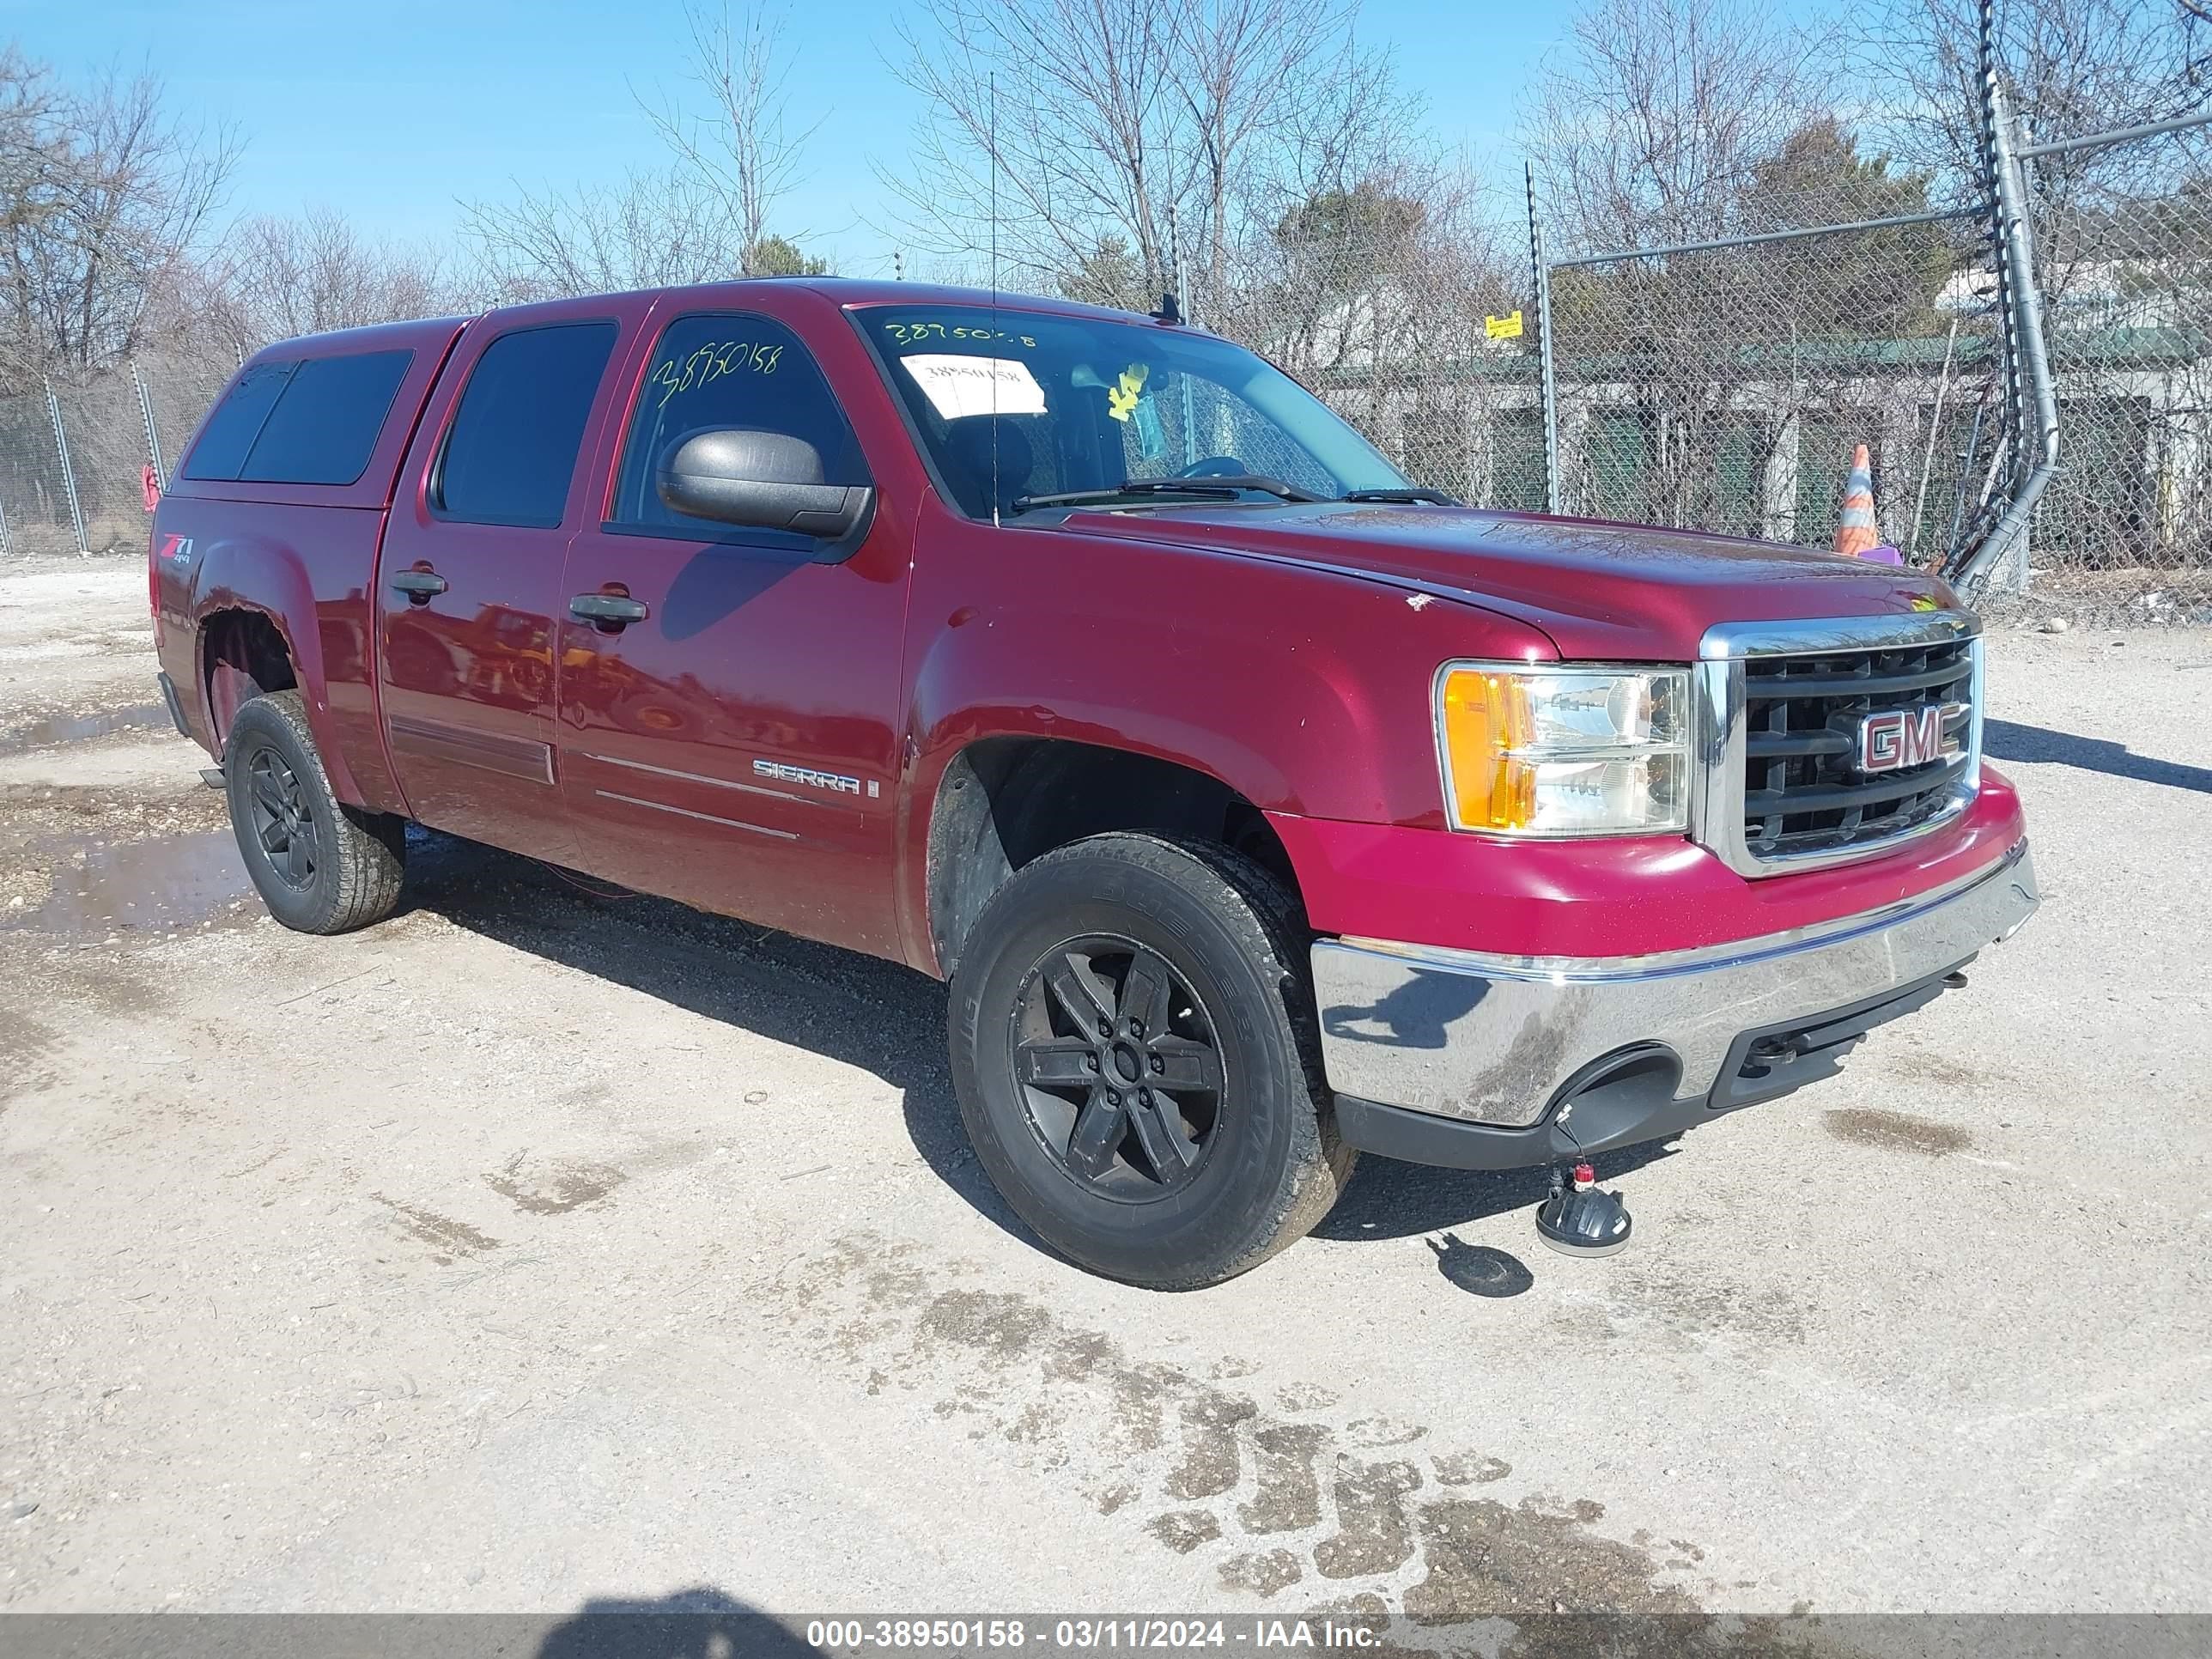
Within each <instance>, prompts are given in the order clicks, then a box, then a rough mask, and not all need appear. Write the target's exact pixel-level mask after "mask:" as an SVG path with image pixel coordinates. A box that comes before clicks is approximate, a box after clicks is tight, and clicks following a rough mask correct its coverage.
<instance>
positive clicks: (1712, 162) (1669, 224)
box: [1522, 0, 1849, 252]
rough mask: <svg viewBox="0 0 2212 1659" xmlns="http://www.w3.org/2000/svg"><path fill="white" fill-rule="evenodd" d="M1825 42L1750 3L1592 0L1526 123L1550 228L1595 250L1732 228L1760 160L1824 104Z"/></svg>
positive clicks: (1541, 80) (1552, 64)
mask: <svg viewBox="0 0 2212 1659" xmlns="http://www.w3.org/2000/svg"><path fill="white" fill-rule="evenodd" d="M1820 47H1821V43H1820V41H1818V40H1815V39H1813V38H1811V37H1809V36H1807V35H1805V34H1802V33H1798V32H1796V31H1795V30H1793V29H1790V28H1789V27H1785V26H1783V25H1779V24H1778V23H1777V22H1775V21H1773V19H1772V16H1771V13H1770V12H1769V11H1768V10H1767V9H1765V8H1764V7H1762V6H1759V5H1757V4H1755V3H1752V0H1598V3H1596V4H1594V5H1592V6H1590V7H1589V9H1586V10H1584V11H1583V12H1582V13H1581V14H1579V15H1577V17H1576V18H1575V19H1574V21H1573V22H1572V23H1571V26H1570V27H1569V30H1568V36H1567V41H1566V45H1565V50H1564V51H1563V52H1560V53H1559V54H1558V55H1557V56H1555V57H1553V58H1551V59H1550V60H1549V61H1548V62H1547V64H1545V66H1544V68H1543V70H1542V71H1541V74H1540V76H1538V79H1537V82H1536V87H1535V90H1534V96H1533V97H1532V99H1531V100H1530V102H1529V104H1528V107H1527V108H1526V110H1525V112H1524V113H1523V116H1522V140H1523V143H1525V144H1526V145H1527V147H1528V153H1529V155H1530V157H1531V159H1532V160H1533V161H1534V164H1535V167H1536V176H1537V184H1538V187H1539V189H1540V190H1541V193H1542V196H1543V200H1544V204H1545V210H1546V212H1547V216H1549V218H1550V220H1551V222H1552V223H1553V227H1554V230H1555V232H1563V233H1564V234H1565V240H1568V241H1570V242H1571V243H1574V244H1577V245H1579V246H1583V247H1584V248H1587V249H1589V251H1591V252H1595V251H1597V250H1598V249H1599V248H1601V247H1611V246H1627V245H1632V244H1636V243H1643V244H1645V245H1647V246H1656V245H1658V244H1662V243H1674V242H1686V241H1694V240H1702V239H1705V238H1707V237H1712V236H1717V235H1723V234H1728V233H1729V231H1731V230H1733V229H1734V228H1735V224H1734V222H1733V221H1734V216H1735V210H1736V207H1737V204H1738V203H1739V202H1740V201H1741V195H1742V191H1743V189H1744V187H1745V186H1746V185H1747V184H1748V183H1749V182H1750V181H1751V179H1753V175H1754V173H1755V171H1756V169H1757V168H1758V167H1759V165H1760V164H1761V163H1762V162H1764V161H1767V160H1768V159H1769V158H1771V157H1772V156H1773V155H1777V154H1778V153H1779V152H1780V150H1781V149H1782V146H1783V144H1784V143H1785V142H1786V141H1787V140H1788V139H1789V137H1790V135H1791V134H1793V133H1795V132H1796V131H1800V130H1801V129H1802V128H1803V127H1804V126H1806V125H1808V123H1810V122H1811V121H1813V120H1814V119H1815V118H1818V117H1820V115H1822V114H1824V113H1826V95H1825V90H1824V87H1823V78H1824V77H1823V75H1822V72H1821V57H1822V53H1821V50H1820ZM1844 216H1845V217H1848V216H1849V215H1847V214H1846V215H1844Z"/></svg>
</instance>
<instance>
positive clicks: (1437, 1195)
mask: <svg viewBox="0 0 2212 1659" xmlns="http://www.w3.org/2000/svg"><path fill="white" fill-rule="evenodd" d="M410 911H423V912H428V913H429V914H432V915H440V916H442V917H444V918H445V919H446V920H447V921H450V922H452V923H453V925H454V926H455V927H463V928H465V929H467V930H468V931H469V932H470V933H476V934H479V935H481V936H482V937H483V938H486V939H493V940H495V941H497V942H498V943H500V944H501V945H507V946H509V947H511V948H513V949H514V950H518V951H528V952H529V953H530V954H532V956H537V957H544V959H545V960H547V961H549V962H555V963H560V964H562V966H564V967H568V968H573V969H576V970H578V971H580V972H582V973H586V974H590V975H593V976H594V977H597V978H599V979H604V980H606V981H611V983H614V984H617V985H623V986H626V987H629V988H630V989H631V990H634V991H637V992H641V993H642V994H645V995H647V996H650V997H653V998H654V999H656V1000H659V1001H662V1002H665V1003H667V1004H669V1005H671V1006H674V1007H678V1008H682V1009H684V1010H685V1011H686V1012H690V1013H694V1014H697V1015H699V1016H701V1017H702V1018H707V1019H713V1020H718V1021H720V1022H721V1023H722V1024H726V1025H728V1026H731V1027H732V1028H733V1029H735V1030H742V1031H749V1032H751V1033H753V1034H754V1035H756V1036H764V1037H767V1038H769V1039H770V1040H772V1041H774V1042H781V1043H788V1044H790V1045H792V1046H793V1047H796V1048H808V1049H811V1050H812V1051H813V1052H815V1053H816V1054H823V1055H825V1056H827V1057H828V1058H829V1059H832V1060H839V1061H842V1063H844V1064H846V1065H849V1066H861V1067H864V1068H866V1070H868V1071H870V1072H872V1073H874V1074H875V1075H876V1076H878V1077H879V1078H881V1079H883V1080H884V1082H886V1083H888V1084H890V1085H891V1086H892V1087H893V1088H895V1089H897V1090H898V1091H900V1093H901V1096H902V1110H903V1113H904V1116H905V1122H906V1131H907V1135H908V1139H910V1140H911V1141H912V1142H913V1144H914V1149H915V1152H917V1153H919V1154H920V1155H921V1158H922V1159H923V1161H924V1162H926V1163H927V1164H928V1165H929V1167H930V1169H931V1170H933V1172H934V1173H935V1174H936V1175H937V1176H938V1177H939V1179H940V1180H941V1181H943V1182H945V1185H946V1186H947V1187H949V1188H951V1189H952V1190H953V1191H954V1192H955V1193H957V1194H959V1195H960V1197H961V1198H963V1200H966V1201H967V1202H968V1203H969V1205H970V1206H972V1207H973V1208H975V1210H976V1211H977V1212H979V1213H981V1215H983V1216H985V1217H987V1218H989V1219H990V1220H991V1221H992V1222H994V1223H995V1224H996V1225H998V1226H1000V1227H1001V1228H1003V1229H1004V1230H1005V1231H1007V1232H1008V1233H1010V1234H1012V1235H1013V1236H1014V1237H1018V1238H1020V1239H1022V1240H1023V1241H1024V1242H1025V1243H1030V1244H1031V1245H1033V1246H1035V1247H1036V1248H1037V1249H1044V1248H1045V1247H1044V1245H1043V1244H1042V1242H1041V1241H1039V1240H1038V1239H1037V1237H1036V1235H1035V1234H1033V1233H1031V1232H1030V1230H1029V1229H1028V1227H1026V1226H1025V1225H1023V1223H1022V1222H1021V1220H1020V1219H1019V1218H1018V1217H1017V1216H1016V1215H1015V1214H1014V1212H1012V1210H1011V1209H1009V1208H1008V1207H1007V1206H1006V1201H1005V1200H1003V1199H1001V1198H1000V1196H999V1194H998V1191H997V1189H996V1188H994V1187H993V1186H992V1185H991V1183H990V1182H989V1180H988V1178H987V1176H985V1175H984V1173H983V1170H982V1167H981V1164H978V1163H977V1162H976V1160H975V1154H974V1152H971V1151H970V1150H969V1146H968V1139H967V1135H966V1133H965V1131H964V1130H963V1128H962V1127H961V1124H960V1113H959V1107H958V1105H957V1102H956V1099H955V1097H954V1095H953V1091H952V1081H951V1076H950V1074H949V1073H948V1071H947V1068H946V1063H945V987H943V986H942V985H940V984H939V983H938V982H937V981H934V980H932V979H930V978H928V977H927V975H922V974H918V973H916V972H915V971H914V970H913V969H908V968H902V967H900V966H899V965H897V964H896V963H889V962H883V961H879V960H878V959H876V958H874V957H864V956H860V955H856V954H854V952H851V951H841V950H838V949H837V948H836V947H835V946H832V945H817V944H815V943H813V942H811V941H810V940H806V939H796V938H793V936H791V935H789V934H787V933H775V932H773V931H771V930H769V929H765V928H762V927H754V926H752V925H750V924H749V923H746V922H743V921H735V920H732V919H731V918H729V917H725V916H714V915H708V914H706V913H705V912H703V911H699V910H694V909H691V908H688V907H686V906H684V905H681V904H678V903H675V902H671V901H669V900H666V899H658V898H652V897H648V896H645V895H642V894H634V893H629V892H624V891H623V890H619V889H611V888H607V887H605V886H603V885H602V884H599V883H596V882H587V881H586V880H584V879H582V878H577V877H572V876H569V875H568V874H567V873H565V872H562V871H559V870H556V869H554V868H553V867H551V866H548V865H544V864H539V863H537V862H535V861H534V860H529V859H526V858H521V857H519V856H516V855H514V854H508V853H503V852H501V851H499V850H497V849H495V848H489V847H483V846H479V845H477V844H476V843H473V842H465V841H461V840H459V839H456V838H454V837H452V836H442V835H435V834H427V835H425V834H420V833H419V832H418V833H417V834H416V835H415V836H411V837H410V847H409V849H408V868H407V889H406V898H405V900H404V909H403V911H402V913H401V914H402V915H404V914H406V913H407V912H410ZM731 1086H732V1090H733V1091H736V1092H738V1093H739V1094H742V1093H743V1091H744V1084H743V1081H742V1079H732V1085H731ZM1664 1155H1665V1154H1664V1152H1663V1150H1662V1148H1660V1147H1657V1146H1651V1147H1643V1148H1631V1149H1627V1150H1626V1151H1623V1152H1614V1153H1610V1154H1607V1155H1606V1156H1604V1157H1602V1158H1600V1159H1599V1160H1598V1169H1599V1172H1600V1175H1601V1176H1602V1177H1605V1178H1607V1179H1609V1178H1611V1177H1612V1176H1615V1175H1617V1174H1619V1173H1620V1172H1621V1171H1622V1170H1628V1169H1632V1168H1635V1167H1637V1166H1638V1165H1639V1164H1645V1163H1649V1162H1650V1161H1651V1159H1653V1158H1657V1157H1662V1156H1664ZM1546 1182H1547V1176H1546V1173H1545V1171H1543V1170H1503V1171H1483V1170H1436V1169H1427V1168H1423V1167H1421V1166H1419V1165H1415V1164H1400V1163H1397V1162H1395V1161H1394V1160H1392V1159H1389V1158H1366V1159H1364V1160H1363V1161H1362V1163H1361V1164H1360V1167H1359V1169H1358V1171H1357V1173H1356V1174H1355V1175H1354V1176H1353V1177H1352V1182H1351V1185H1350V1186H1349V1187H1348V1188H1346V1192H1345V1195H1344V1197H1343V1199H1342V1200H1340V1202H1339V1203H1338V1205H1337V1206H1336V1207H1335V1209H1334V1210H1333V1211H1332V1212H1330V1213H1329V1215H1328V1218H1327V1219H1326V1220H1324V1221H1323V1222H1322V1225H1321V1226H1320V1227H1319V1228H1317V1229H1316V1232H1315V1237H1319V1238H1328V1239H1340V1240H1384V1239H1398V1238H1405V1237H1412V1236H1414V1235H1418V1234H1426V1233H1433V1232H1438V1231H1443V1229H1446V1228H1449V1227H1455V1226H1459V1225H1463V1224H1465V1223H1468V1222H1471V1221H1476V1220H1480V1218H1483V1217H1485V1216H1489V1215H1494V1214H1497V1213H1498V1212H1501V1211H1506V1210H1515V1209H1521V1208H1524V1207H1526V1206H1530V1205H1534V1203H1536V1202H1537V1201H1538V1200H1541V1198H1542V1197H1543V1195H1544V1191H1545V1187H1546Z"/></svg>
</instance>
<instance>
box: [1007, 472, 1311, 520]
mask: <svg viewBox="0 0 2212 1659" xmlns="http://www.w3.org/2000/svg"><path fill="white" fill-rule="evenodd" d="M1246 490H1257V491H1259V492H1260V493H1261V495H1275V496H1279V497H1280V498H1281V499H1282V500H1284V501H1327V500H1328V497H1327V496H1326V495H1315V494H1314V493H1313V492H1312V491H1311V490H1310V489H1299V488H1298V487H1297V485H1296V484H1294V483H1285V482H1284V481H1283V480H1282V479H1280V478H1273V477H1268V476H1267V474H1265V473H1262V472H1233V473H1230V474H1228V475H1227V476H1225V477H1214V478H1124V479H1123V480H1122V481H1121V483H1118V484H1116V485H1115V487H1114V488H1113V489H1064V490H1061V491H1060V492H1059V493H1058V494H1057V495H1017V496H1015V497H1014V501H1013V507H1014V511H1015V512H1017V513H1026V512H1028V511H1029V510H1030V508H1031V507H1089V506H1091V505H1094V504H1095V503H1097V502H1100V501H1120V500H1121V499H1122V498H1123V497H1125V496H1128V495H1196V496H1200V497H1206V496H1212V497H1216V498H1218V499H1220V500H1223V501H1234V500H1235V499H1236V498H1237V496H1238V495H1241V494H1243V492H1245V491H1246Z"/></svg>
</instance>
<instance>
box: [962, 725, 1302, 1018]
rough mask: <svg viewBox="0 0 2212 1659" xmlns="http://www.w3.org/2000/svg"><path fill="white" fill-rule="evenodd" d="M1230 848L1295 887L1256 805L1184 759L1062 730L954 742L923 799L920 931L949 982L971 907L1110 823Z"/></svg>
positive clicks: (974, 913) (969, 925) (971, 921)
mask: <svg viewBox="0 0 2212 1659" xmlns="http://www.w3.org/2000/svg"><path fill="white" fill-rule="evenodd" d="M1130 830H1138V831H1149V832H1151V833H1153V834H1158V835H1170V836H1190V837H1193V838H1195V839H1198V840H1201V841H1207V842H1215V843H1218V844H1219V845H1221V846H1225V847H1231V848H1236V849H1237V850H1238V851H1239V852H1242V853H1243V854H1246V856H1248V857H1249V858H1251V859H1253V860H1255V862H1257V863H1258V864H1260V865H1261V866H1262V867H1264V868H1266V869H1267V870H1268V871H1269V872H1271V873H1273V875H1275V876H1276V877H1277V878H1279V880H1281V881H1282V882H1283V883H1284V884H1285V886H1286V887H1288V888H1289V889H1290V890H1291V892H1292V893H1293V894H1295V893H1296V892H1297V872H1296V871H1295V870H1294V869H1293V868H1292V867H1291V860H1290V855H1289V854H1288V853H1287V851H1285V848H1284V846H1283V842H1282V841H1281V838H1280V837H1279V836H1277V834H1276V833H1275V829H1274V827H1273V825H1272V824H1271V823H1269V822H1268V821H1267V815H1266V814H1265V813H1264V812H1263V811H1261V809H1260V808H1259V806H1258V805H1255V803H1254V802H1253V801H1251V800H1250V799H1248V798H1247V797H1246V796H1244V795H1243V793H1240V792H1239V791H1237V789H1236V788H1234V787H1231V785H1230V784H1229V783H1228V782H1226V781H1224V780H1223V779H1221V778H1219V777H1217V776H1215V775H1213V774H1212V773H1211V772H1209V771H1206V770H1205V769H1201V768H1199V767H1197V766H1194V765H1191V764H1189V763H1187V762H1183V761H1179V760H1174V759H1170V758H1167V757H1162V756H1158V755H1152V754H1147V753H1145V752H1143V751H1141V750H1133V749H1127V748H1120V747H1115V746H1114V745H1111V744H1097V743H1091V742H1086V741H1082V740H1079V739H1074V738H1043V737H1036V736H1033V735H1026V734H1015V733H1006V734H1000V735H996V736H991V737H984V738H975V739H974V740H972V741H970V742H969V743H967V744H963V745H962V746H961V747H960V748H959V749H958V750H956V751H955V752H954V753H953V754H952V755H951V758H950V759H949V760H948V761H947V763H945V767H944V769H943V770H942V771H941V772H940V773H939V776H938V781H937V785H936V787H935V789H934V791H933V793H932V795H931V799H930V811H929V822H928V831H927V857H926V869H927V873H926V876H925V879H924V883H923V901H924V902H923V905H922V910H923V915H922V918H921V920H922V922H923V927H924V933H923V937H924V939H925V940H926V943H927V950H928V951H929V953H930V956H931V957H932V960H933V966H934V968H935V970H936V971H937V972H938V973H939V975H943V976H945V977H947V978H950V977H951V974H952V970H953V969H954V968H955V967H956V966H957V963H958V961H959V957H960V951H961V948H962V946H963V944H964V943H965V942H966V940H967V938H968V936H969V933H970V932H971V931H972V930H973V928H974V927H975V919H976V918H977V917H978V916H979V915H981V914H982V911H983V907H984V906H985V905H987V903H989V902H990V900H991V897H992V896H993V895H994V894H995V893H996V892H997V891H998V890H999V889H1000V887H1002V886H1004V885H1005V884H1006V881H1007V880H1008V879H1009V878H1011V877H1012V875H1013V873H1014V872H1016V871H1018V870H1019V869H1021V868H1022V867H1024V866H1025V865H1027V864H1029V863H1030V862H1031V861H1032V860H1036V859H1038V858H1041V857H1042V856H1043V855H1044V854H1047V853H1049V852H1051V851H1053V850H1054V848H1060V847H1065V846H1067V845H1068V844H1070V843H1071V842H1077V841H1081V840H1084V839H1085V838H1086V837H1089V836H1097V835H1106V834H1109V833H1112V832H1115V831H1130Z"/></svg>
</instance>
